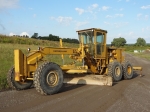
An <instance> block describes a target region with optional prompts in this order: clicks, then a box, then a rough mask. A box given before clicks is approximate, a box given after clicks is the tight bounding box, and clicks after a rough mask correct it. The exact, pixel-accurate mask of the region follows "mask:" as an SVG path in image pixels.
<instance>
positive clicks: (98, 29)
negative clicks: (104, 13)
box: [76, 28, 107, 33]
mask: <svg viewBox="0 0 150 112" xmlns="http://www.w3.org/2000/svg"><path fill="white" fill-rule="evenodd" d="M88 30H89V31H91V30H93V31H94V30H97V31H101V32H104V33H107V31H106V30H103V29H100V28H89V29H83V30H78V31H76V32H78V33H79V32H85V31H88Z"/></svg>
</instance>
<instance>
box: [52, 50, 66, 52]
mask: <svg viewBox="0 0 150 112" xmlns="http://www.w3.org/2000/svg"><path fill="white" fill-rule="evenodd" d="M53 52H67V51H65V50H53Z"/></svg>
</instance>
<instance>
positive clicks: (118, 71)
mask: <svg viewBox="0 0 150 112" xmlns="http://www.w3.org/2000/svg"><path fill="white" fill-rule="evenodd" d="M108 75H109V76H111V77H112V78H113V81H115V82H117V81H120V80H121V79H122V66H121V64H120V63H119V62H118V61H116V60H115V61H113V62H111V63H110V64H109V65H108Z"/></svg>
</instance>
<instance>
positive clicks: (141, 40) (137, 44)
mask: <svg viewBox="0 0 150 112" xmlns="http://www.w3.org/2000/svg"><path fill="white" fill-rule="evenodd" d="M135 45H136V46H145V45H146V41H145V40H144V39H143V38H140V37H139V38H138V39H137V41H136V43H135Z"/></svg>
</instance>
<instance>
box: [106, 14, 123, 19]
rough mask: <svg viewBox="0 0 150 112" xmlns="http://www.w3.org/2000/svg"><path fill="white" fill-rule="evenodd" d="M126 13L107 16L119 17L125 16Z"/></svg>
mask: <svg viewBox="0 0 150 112" xmlns="http://www.w3.org/2000/svg"><path fill="white" fill-rule="evenodd" d="M123 16H124V14H115V15H113V16H112V15H107V16H106V18H117V17H123Z"/></svg>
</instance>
